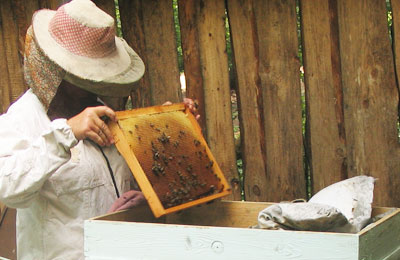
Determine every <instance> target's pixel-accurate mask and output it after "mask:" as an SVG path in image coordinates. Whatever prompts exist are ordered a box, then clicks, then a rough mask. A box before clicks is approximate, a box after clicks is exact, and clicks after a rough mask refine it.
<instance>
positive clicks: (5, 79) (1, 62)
mask: <svg viewBox="0 0 400 260" xmlns="http://www.w3.org/2000/svg"><path fill="white" fill-rule="evenodd" d="M0 5H4V3H2V2H0ZM0 8H1V6H0ZM3 23H4V22H3V17H2V16H1V15H0V25H1V27H0V29H1V31H0V75H1V77H0V94H1V98H0V113H4V112H5V111H6V110H7V108H8V106H9V105H10V102H11V96H10V77H9V72H8V63H7V54H6V48H5V43H4V37H3V34H4V30H3V26H4V25H3Z"/></svg>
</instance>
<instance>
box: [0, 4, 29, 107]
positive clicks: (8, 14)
mask: <svg viewBox="0 0 400 260" xmlns="http://www.w3.org/2000/svg"><path fill="white" fill-rule="evenodd" d="M14 4H15V3H14V1H1V2H0V15H1V21H2V36H3V37H2V40H3V46H4V53H5V58H6V62H7V68H8V73H9V75H8V77H9V85H8V86H5V88H8V90H6V91H5V92H4V93H3V97H7V96H8V97H9V100H3V106H7V105H8V104H9V103H11V102H12V101H14V100H16V99H17V98H18V97H19V96H20V95H21V94H22V93H23V92H24V91H25V90H26V87H25V85H24V79H23V70H22V63H21V59H20V57H19V46H20V45H19V36H20V33H19V30H18V29H19V28H20V27H21V26H20V25H19V24H20V23H21V20H22V21H23V23H25V21H26V20H25V19H26V18H25V17H15V18H14V12H15V11H17V10H16V9H15V8H14V7H15V5H14ZM18 12H19V11H18ZM3 90H4V89H3ZM4 94H6V95H7V96H4Z"/></svg>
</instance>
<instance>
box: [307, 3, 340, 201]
mask: <svg viewBox="0 0 400 260" xmlns="http://www.w3.org/2000/svg"><path fill="white" fill-rule="evenodd" d="M301 18H302V36H303V59H304V71H305V72H304V73H305V86H306V104H307V141H308V142H307V145H308V146H307V147H308V149H307V152H308V158H309V162H310V170H311V176H312V191H313V193H316V192H318V191H319V190H321V189H323V188H325V187H327V186H329V185H331V184H333V183H335V182H338V181H341V180H344V179H347V157H346V136H345V129H344V115H343V90H342V84H341V71H340V53H339V39H338V36H339V32H338V20H337V19H338V18H337V2H336V0H325V1H319V2H318V4H315V3H313V2H312V1H307V0H305V1H301ZM316 20H317V21H318V23H315V21H316Z"/></svg>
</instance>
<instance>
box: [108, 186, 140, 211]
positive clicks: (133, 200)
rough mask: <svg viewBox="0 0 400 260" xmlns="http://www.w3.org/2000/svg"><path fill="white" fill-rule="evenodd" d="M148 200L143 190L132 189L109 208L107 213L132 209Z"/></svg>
mask: <svg viewBox="0 0 400 260" xmlns="http://www.w3.org/2000/svg"><path fill="white" fill-rule="evenodd" d="M145 202H146V199H145V197H144V196H143V193H142V192H141V191H137V190H130V191H127V192H125V193H124V194H122V195H121V197H119V198H118V199H117V200H116V201H115V202H114V203H113V204H112V205H111V208H110V209H109V210H108V212H107V213H112V212H115V211H119V210H123V209H130V208H133V207H136V206H139V205H142V204H144V203H145Z"/></svg>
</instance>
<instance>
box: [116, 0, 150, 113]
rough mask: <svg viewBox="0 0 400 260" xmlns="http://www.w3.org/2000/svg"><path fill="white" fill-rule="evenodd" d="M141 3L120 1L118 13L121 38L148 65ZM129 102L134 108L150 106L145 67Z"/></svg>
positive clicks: (148, 80) (148, 83) (137, 1)
mask: <svg viewBox="0 0 400 260" xmlns="http://www.w3.org/2000/svg"><path fill="white" fill-rule="evenodd" d="M141 2H142V1H141V0H120V1H119V12H120V19H121V27H122V28H121V29H122V36H123V37H124V39H125V40H126V41H127V43H128V44H129V45H130V46H131V47H132V48H133V49H134V50H135V52H136V53H137V54H138V55H139V56H140V58H141V59H142V60H143V62H144V64H148V62H147V57H146V47H145V46H146V45H145V35H144V28H143V13H142V5H141ZM131 101H132V106H133V107H134V108H138V107H146V106H150V105H151V104H152V102H151V87H150V78H149V73H148V72H147V67H146V72H145V74H144V75H143V77H142V78H141V79H140V81H139V82H138V83H136V87H135V89H134V90H133V92H132V94H131Z"/></svg>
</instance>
